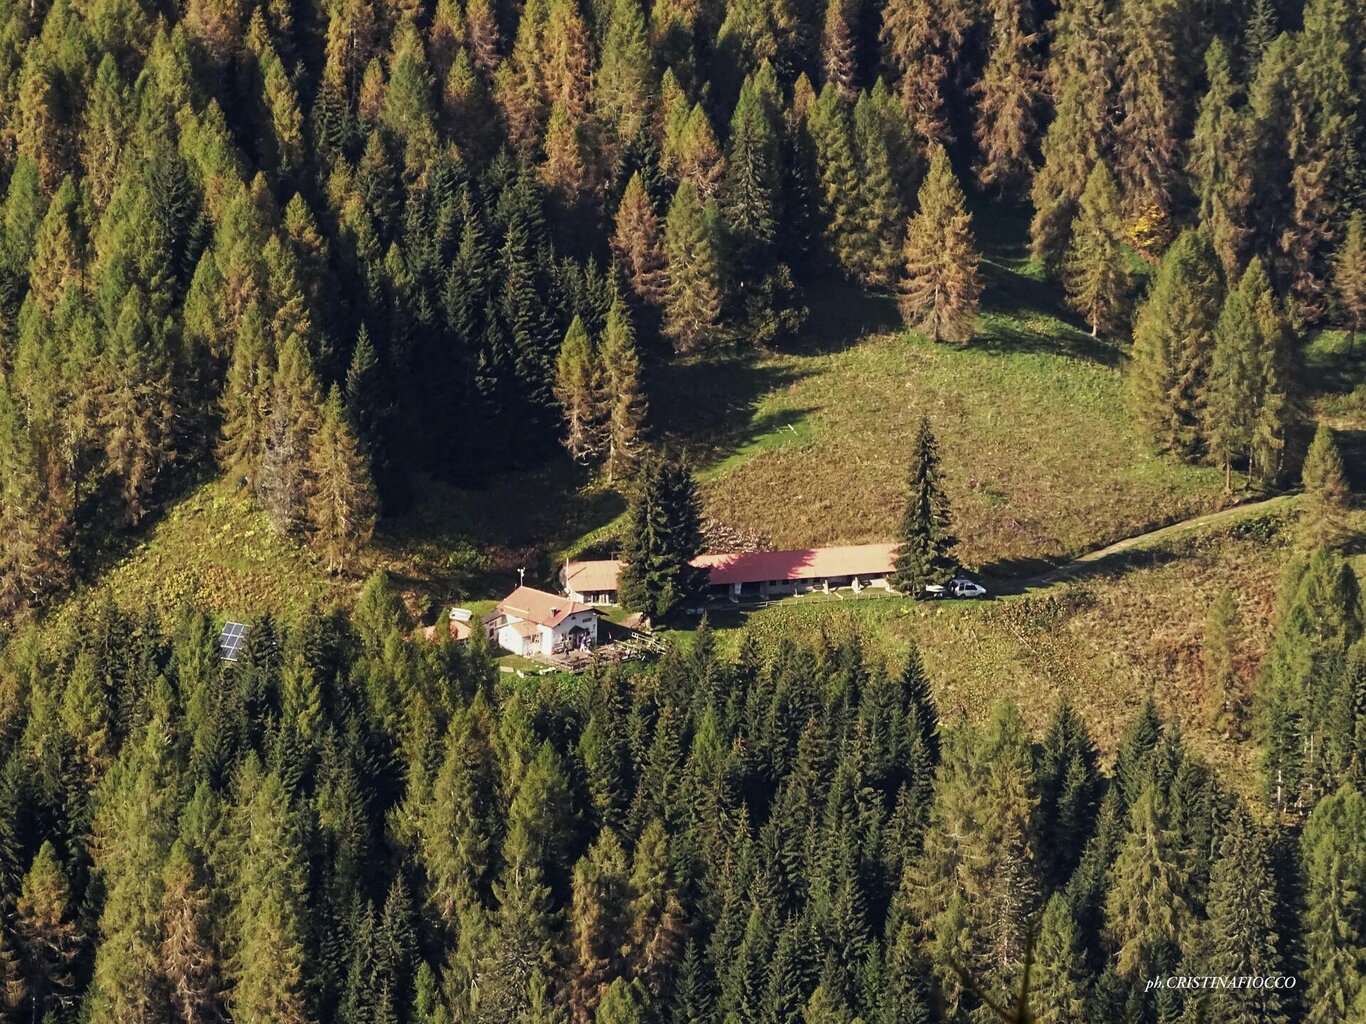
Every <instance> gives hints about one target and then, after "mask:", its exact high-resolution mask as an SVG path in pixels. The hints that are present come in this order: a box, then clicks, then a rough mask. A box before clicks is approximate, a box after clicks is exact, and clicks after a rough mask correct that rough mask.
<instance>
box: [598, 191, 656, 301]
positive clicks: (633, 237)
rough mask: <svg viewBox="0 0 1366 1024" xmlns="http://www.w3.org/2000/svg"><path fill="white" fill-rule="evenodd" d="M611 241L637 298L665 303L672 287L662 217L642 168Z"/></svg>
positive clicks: (619, 213)
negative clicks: (654, 202)
mask: <svg viewBox="0 0 1366 1024" xmlns="http://www.w3.org/2000/svg"><path fill="white" fill-rule="evenodd" d="M611 242H612V253H613V255H614V256H615V257H616V262H617V266H618V268H619V269H620V270H621V273H622V276H623V277H624V278H625V281H626V285H627V287H628V288H630V290H631V292H632V293H633V294H634V295H635V297H636V299H637V300H639V301H640V302H643V303H645V304H647V305H649V306H654V307H661V306H663V305H664V302H665V300H666V298H667V296H668V289H669V275H668V269H667V264H666V262H665V259H664V246H663V243H662V242H661V241H660V237H659V219H658V217H656V215H655V211H654V207H653V206H652V205H651V203H650V197H649V195H648V194H647V193H646V191H645V183H644V179H643V178H642V177H641V175H640V172H639V171H637V172H635V173H634V174H632V175H631V178H630V180H629V181H627V183H626V191H625V192H624V193H623V194H622V197H621V205H620V206H618V207H617V218H616V230H615V231H614V232H613V233H612V239H611Z"/></svg>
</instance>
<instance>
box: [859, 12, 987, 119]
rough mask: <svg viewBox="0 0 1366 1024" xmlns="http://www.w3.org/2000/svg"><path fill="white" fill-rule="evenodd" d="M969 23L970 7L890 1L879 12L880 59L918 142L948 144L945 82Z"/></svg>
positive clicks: (970, 21)
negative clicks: (892, 79) (880, 29)
mask: <svg viewBox="0 0 1366 1024" xmlns="http://www.w3.org/2000/svg"><path fill="white" fill-rule="evenodd" d="M972 22H973V8H972V6H971V5H970V4H967V3H963V2H960V0H952V2H950V3H946V4H933V3H930V2H929V0H892V2H890V3H888V4H887V6H886V8H885V9H884V11H883V12H882V31H881V42H882V58H883V62H884V63H885V65H886V66H887V68H888V69H889V70H890V71H891V73H892V76H893V78H894V79H895V80H896V81H895V82H894V83H893V87H894V88H895V89H896V91H897V93H898V95H899V96H900V97H901V103H902V106H903V107H905V109H906V113H907V114H908V115H909V116H910V118H911V123H912V127H913V128H914V130H915V133H916V135H917V136H918V137H921V138H925V139H929V140H931V141H933V142H939V143H947V142H948V141H949V140H950V139H949V137H950V131H949V125H948V123H947V120H946V117H945V111H944V90H945V87H946V84H947V83H946V82H945V79H946V78H947V77H948V75H949V73H950V71H951V70H952V68H953V65H954V64H955V63H956V61H957V58H958V55H959V52H960V50H961V49H962V47H963V43H964V40H965V38H966V37H967V34H968V30H969V28H971V26H972Z"/></svg>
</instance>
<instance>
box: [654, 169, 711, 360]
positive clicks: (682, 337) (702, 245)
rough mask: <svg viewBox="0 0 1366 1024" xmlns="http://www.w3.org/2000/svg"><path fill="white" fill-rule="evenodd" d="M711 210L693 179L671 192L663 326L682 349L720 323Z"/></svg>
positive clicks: (693, 346) (701, 339)
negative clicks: (666, 286) (672, 194)
mask: <svg viewBox="0 0 1366 1024" xmlns="http://www.w3.org/2000/svg"><path fill="white" fill-rule="evenodd" d="M716 234H717V232H716V215H715V210H714V208H713V207H712V206H710V205H709V204H704V202H703V200H702V198H701V196H700V194H699V192H698V190H697V188H696V187H695V186H694V185H693V183H692V182H691V181H687V180H685V181H683V182H681V183H680V184H679V186H678V191H677V192H675V193H674V199H673V203H672V204H671V205H670V206H669V217H668V220H667V222H666V224H665V229H664V253H665V257H666V258H667V260H668V267H669V284H668V299H667V305H666V306H665V309H664V331H665V333H666V334H668V335H669V337H670V338H672V339H673V343H674V347H675V348H676V349H677V350H678V351H680V352H687V351H690V350H692V349H696V348H699V347H701V346H703V345H704V344H706V343H707V342H708V341H710V340H712V339H713V338H714V336H715V334H716V332H717V331H718V330H719V328H720V326H721V297H722V291H721V289H722V277H721V261H720V254H719V252H718V251H717V238H716Z"/></svg>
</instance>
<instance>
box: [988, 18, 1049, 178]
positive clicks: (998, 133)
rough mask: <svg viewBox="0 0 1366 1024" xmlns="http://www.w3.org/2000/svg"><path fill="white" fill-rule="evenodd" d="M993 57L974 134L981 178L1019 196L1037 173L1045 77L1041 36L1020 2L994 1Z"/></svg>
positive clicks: (992, 20)
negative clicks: (1036, 136) (1035, 151)
mask: <svg viewBox="0 0 1366 1024" xmlns="http://www.w3.org/2000/svg"><path fill="white" fill-rule="evenodd" d="M987 6H988V11H989V14H990V17H991V52H990V56H989V57H988V58H987V63H986V67H985V68H983V69H982V77H981V79H979V80H978V81H977V83H976V84H975V85H974V87H973V91H974V92H975V93H976V95H977V120H976V125H975V128H974V134H975V136H976V139H977V148H978V150H979V152H980V154H981V156H980V157H979V162H978V168H977V179H978V181H979V182H981V184H982V185H984V186H990V187H994V188H996V189H997V190H998V191H1000V192H1002V193H1004V194H1007V195H1013V194H1019V193H1020V192H1021V191H1023V190H1024V189H1025V188H1026V187H1027V186H1028V184H1029V179H1030V178H1031V176H1032V174H1033V169H1034V168H1033V152H1032V151H1033V142H1034V134H1035V131H1036V129H1037V124H1038V107H1039V101H1040V97H1041V92H1042V89H1041V84H1042V83H1041V75H1040V73H1039V68H1038V65H1037V61H1038V57H1037V53H1036V48H1037V45H1038V42H1039V36H1038V34H1037V33H1036V32H1034V31H1033V25H1032V24H1030V23H1029V22H1030V20H1031V18H1032V12H1031V11H1030V5H1029V4H1027V3H1021V2H1019V0H992V2H991V3H990V4H988V5H987Z"/></svg>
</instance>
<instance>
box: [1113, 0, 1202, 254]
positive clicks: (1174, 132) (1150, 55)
mask: <svg viewBox="0 0 1366 1024" xmlns="http://www.w3.org/2000/svg"><path fill="white" fill-rule="evenodd" d="M1118 15H1119V22H1118V30H1119V31H1118V34H1117V39H1118V42H1119V63H1118V67H1117V78H1118V81H1119V90H1118V100H1119V105H1120V108H1121V109H1122V110H1123V112H1124V115H1123V117H1122V118H1121V119H1120V120H1119V122H1118V124H1117V125H1116V136H1117V137H1116V146H1115V175H1116V177H1117V178H1118V179H1119V184H1120V190H1121V192H1122V193H1123V194H1124V196H1125V197H1126V199H1127V203H1128V206H1129V209H1130V211H1131V212H1132V213H1133V214H1134V215H1135V217H1136V218H1137V219H1138V220H1139V222H1140V223H1139V226H1138V229H1137V234H1138V235H1139V238H1138V244H1139V247H1140V248H1145V247H1146V246H1145V244H1144V239H1143V236H1144V234H1145V230H1144V227H1143V222H1144V221H1146V222H1147V224H1148V229H1147V232H1146V233H1151V235H1152V236H1153V237H1154V238H1156V239H1161V238H1162V235H1163V230H1164V229H1163V225H1164V223H1165V221H1166V219H1167V217H1168V216H1169V215H1170V213H1171V212H1172V210H1173V208H1174V204H1175V203H1176V202H1177V201H1178V200H1179V199H1180V197H1181V196H1182V195H1183V193H1184V190H1185V187H1186V183H1185V182H1184V180H1183V178H1182V168H1183V164H1184V153H1183V143H1184V139H1183V136H1184V134H1185V131H1186V119H1187V117H1188V116H1189V114H1188V111H1187V110H1186V109H1185V106H1184V102H1185V98H1186V97H1187V96H1188V95H1189V83H1190V82H1191V80H1192V78H1193V77H1194V75H1193V74H1192V71H1193V69H1192V68H1191V67H1190V60H1189V56H1188V52H1187V50H1186V49H1185V42H1184V40H1185V38H1186V33H1187V32H1188V31H1189V26H1188V24H1187V22H1186V19H1187V18H1188V17H1189V15H1188V14H1187V13H1186V12H1184V11H1183V10H1182V9H1181V8H1180V6H1179V5H1178V4H1175V3H1172V2H1169V0H1157V2H1154V3H1144V2H1141V0H1122V2H1121V3H1120V4H1119V7H1118Z"/></svg>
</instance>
